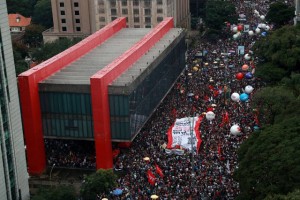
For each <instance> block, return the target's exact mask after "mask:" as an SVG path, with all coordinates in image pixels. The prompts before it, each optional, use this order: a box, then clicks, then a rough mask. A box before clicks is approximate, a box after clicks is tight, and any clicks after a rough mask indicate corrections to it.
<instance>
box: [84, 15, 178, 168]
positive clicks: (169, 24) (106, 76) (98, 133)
mask: <svg viewBox="0 0 300 200" xmlns="http://www.w3.org/2000/svg"><path fill="white" fill-rule="evenodd" d="M173 27H174V22H173V18H166V19H165V20H164V21H162V22H161V23H160V24H158V25H157V26H156V27H155V28H154V29H153V30H152V31H151V32H150V33H148V34H147V35H146V36H144V37H143V38H142V39H141V40H140V41H138V42H137V43H136V44H135V45H133V46H132V47H131V48H130V49H129V50H127V51H126V52H125V53H124V54H122V55H121V56H120V57H119V58H118V59H116V61H114V62H112V63H110V64H109V65H107V66H106V67H105V68H104V69H102V70H100V71H99V72H97V73H96V74H94V75H93V76H92V77H91V79H90V81H91V98H92V112H93V122H94V138H95V148H96V164H97V169H100V168H102V169H109V168H112V167H113V161H112V145H111V132H110V111H109V98H108V88H107V86H108V84H110V83H111V82H112V81H113V80H114V79H116V78H117V77H118V76H119V75H121V74H122V73H123V72H124V71H125V70H126V69H128V68H129V67H130V66H131V65H132V64H133V63H135V62H136V61H137V60H138V59H139V58H140V57H141V56H143V55H144V54H145V53H146V52H147V51H148V49H150V48H151V47H152V46H153V45H154V44H155V43H157V42H158V41H159V40H160V39H161V38H162V37H163V36H164V35H165V34H166V33H167V32H168V31H169V30H170V29H171V28H173Z"/></svg>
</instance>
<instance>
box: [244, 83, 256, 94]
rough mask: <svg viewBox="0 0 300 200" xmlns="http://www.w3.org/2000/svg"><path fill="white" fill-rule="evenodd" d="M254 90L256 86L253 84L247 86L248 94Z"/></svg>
mask: <svg viewBox="0 0 300 200" xmlns="http://www.w3.org/2000/svg"><path fill="white" fill-rule="evenodd" d="M253 90H254V88H253V87H252V86H251V85H247V86H246V87H245V92H246V93H247V94H250V93H251V92H252V91H253Z"/></svg>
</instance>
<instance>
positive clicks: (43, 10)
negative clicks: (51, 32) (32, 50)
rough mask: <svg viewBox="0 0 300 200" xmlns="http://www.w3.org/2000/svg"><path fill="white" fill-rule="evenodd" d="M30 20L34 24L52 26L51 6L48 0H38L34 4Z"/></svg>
mask: <svg viewBox="0 0 300 200" xmlns="http://www.w3.org/2000/svg"><path fill="white" fill-rule="evenodd" d="M32 21H33V23H35V24H40V25H42V26H44V27H45V28H50V27H52V26H53V22H52V8H51V1H50V0H39V1H38V2H37V3H36V5H35V6H34V13H33V16H32Z"/></svg>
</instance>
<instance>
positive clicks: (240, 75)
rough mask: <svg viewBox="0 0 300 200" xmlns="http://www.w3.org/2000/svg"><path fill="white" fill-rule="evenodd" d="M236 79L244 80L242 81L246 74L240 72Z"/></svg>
mask: <svg viewBox="0 0 300 200" xmlns="http://www.w3.org/2000/svg"><path fill="white" fill-rule="evenodd" d="M235 77H236V79H238V80H242V79H243V78H244V74H243V73H241V72H239V73H237V74H236V75H235Z"/></svg>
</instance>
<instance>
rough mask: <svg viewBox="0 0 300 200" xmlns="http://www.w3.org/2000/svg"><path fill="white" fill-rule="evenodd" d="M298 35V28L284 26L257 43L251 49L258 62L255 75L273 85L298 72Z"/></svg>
mask: <svg viewBox="0 0 300 200" xmlns="http://www.w3.org/2000/svg"><path fill="white" fill-rule="evenodd" d="M299 35H300V26H284V27H282V28H280V29H278V30H276V31H274V32H271V33H270V35H269V36H268V37H265V38H263V39H261V40H259V41H257V42H256V43H255V45H254V47H253V50H254V54H255V55H256V56H257V57H258V58H259V60H260V62H259V63H258V67H257V70H256V72H255V73H256V75H257V76H258V77H261V78H263V79H266V80H268V81H270V82H273V83H274V82H277V81H278V80H280V79H281V77H284V76H289V75H290V74H291V73H292V72H299V65H300V38H299Z"/></svg>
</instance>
